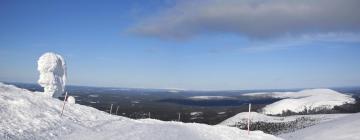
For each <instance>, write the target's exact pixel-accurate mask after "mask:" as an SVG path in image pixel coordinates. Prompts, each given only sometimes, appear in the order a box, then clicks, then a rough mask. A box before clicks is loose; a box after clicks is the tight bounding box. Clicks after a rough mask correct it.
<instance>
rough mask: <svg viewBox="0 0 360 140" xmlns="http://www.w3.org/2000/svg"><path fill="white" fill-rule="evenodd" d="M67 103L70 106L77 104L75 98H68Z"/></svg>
mask: <svg viewBox="0 0 360 140" xmlns="http://www.w3.org/2000/svg"><path fill="white" fill-rule="evenodd" d="M66 101H67V102H68V103H70V104H75V102H76V100H75V97H74V96H68V97H67V100H66Z"/></svg>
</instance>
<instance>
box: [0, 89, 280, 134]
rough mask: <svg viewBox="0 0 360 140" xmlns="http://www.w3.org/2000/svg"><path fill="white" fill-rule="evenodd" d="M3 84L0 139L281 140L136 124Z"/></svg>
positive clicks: (221, 129) (189, 126)
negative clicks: (62, 110)
mask: <svg viewBox="0 0 360 140" xmlns="http://www.w3.org/2000/svg"><path fill="white" fill-rule="evenodd" d="M62 105H63V102H62V101H60V100H57V99H54V98H48V97H47V96H44V94H41V93H34V92H31V91H28V90H24V89H20V88H17V87H15V86H12V85H5V84H2V83H0V112H1V113H0V139H26V140H32V139H56V140H62V139H63V140H68V139H77V140H82V139H84V140H88V139H96V140H101V139H106V140H112V139H114V140H247V139H251V140H278V139H280V138H277V137H275V136H272V135H269V134H265V133H263V132H261V131H252V132H251V133H250V135H248V134H247V132H246V131H243V130H240V129H238V128H233V127H228V126H221V125H216V126H210V125H206V124H197V123H182V122H164V121H160V120H154V119H143V120H133V119H129V118H126V117H121V116H116V115H110V114H107V113H105V112H103V111H99V110H96V109H94V108H92V107H87V106H83V105H79V104H72V105H68V104H66V106H65V110H64V114H63V116H60V113H61V109H62Z"/></svg>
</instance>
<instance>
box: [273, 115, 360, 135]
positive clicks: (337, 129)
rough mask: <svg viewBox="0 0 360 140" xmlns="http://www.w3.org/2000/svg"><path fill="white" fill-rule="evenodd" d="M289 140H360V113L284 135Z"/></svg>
mask: <svg viewBox="0 0 360 140" xmlns="http://www.w3.org/2000/svg"><path fill="white" fill-rule="evenodd" d="M280 137H283V138H285V139H289V140H360V113H356V114H352V115H348V116H345V117H340V118H337V119H334V120H331V121H327V122H324V123H321V124H318V125H314V126H311V127H308V128H305V129H301V130H298V131H295V132H293V133H288V134H283V135H281V136H280Z"/></svg>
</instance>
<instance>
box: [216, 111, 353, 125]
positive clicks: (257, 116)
mask: <svg viewBox="0 0 360 140" xmlns="http://www.w3.org/2000/svg"><path fill="white" fill-rule="evenodd" d="M348 115H349V114H315V115H294V116H287V117H279V116H268V115H265V114H261V113H257V112H251V113H250V118H251V119H250V120H251V122H274V123H280V122H291V121H295V120H296V119H298V118H302V117H304V118H309V119H313V120H315V121H316V123H321V122H325V121H330V120H334V119H336V118H340V117H344V116H348ZM248 118H249V113H248V112H242V113H239V114H236V115H235V116H233V117H231V118H228V119H226V120H225V121H223V122H221V123H220V125H227V126H234V125H235V124H236V123H239V122H244V123H246V122H247V119H248Z"/></svg>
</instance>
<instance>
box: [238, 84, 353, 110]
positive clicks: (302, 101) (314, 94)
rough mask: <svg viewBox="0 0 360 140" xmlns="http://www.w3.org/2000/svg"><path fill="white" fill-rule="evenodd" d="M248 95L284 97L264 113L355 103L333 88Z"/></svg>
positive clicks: (252, 94)
mask: <svg viewBox="0 0 360 140" xmlns="http://www.w3.org/2000/svg"><path fill="white" fill-rule="evenodd" d="M243 95H246V96H265V97H266V96H267V97H274V98H284V99H282V100H280V101H277V102H275V103H272V104H269V105H266V106H265V107H264V108H263V110H262V111H263V112H262V113H264V114H281V113H282V112H283V111H287V110H290V111H292V112H302V111H304V110H305V109H308V110H310V109H319V108H327V109H332V108H333V107H334V106H339V105H343V104H345V103H354V102H355V99H354V98H352V97H351V96H350V95H346V94H342V93H339V92H337V91H334V90H331V89H307V90H302V91H299V92H269V93H267V92H264V93H248V94H243Z"/></svg>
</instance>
